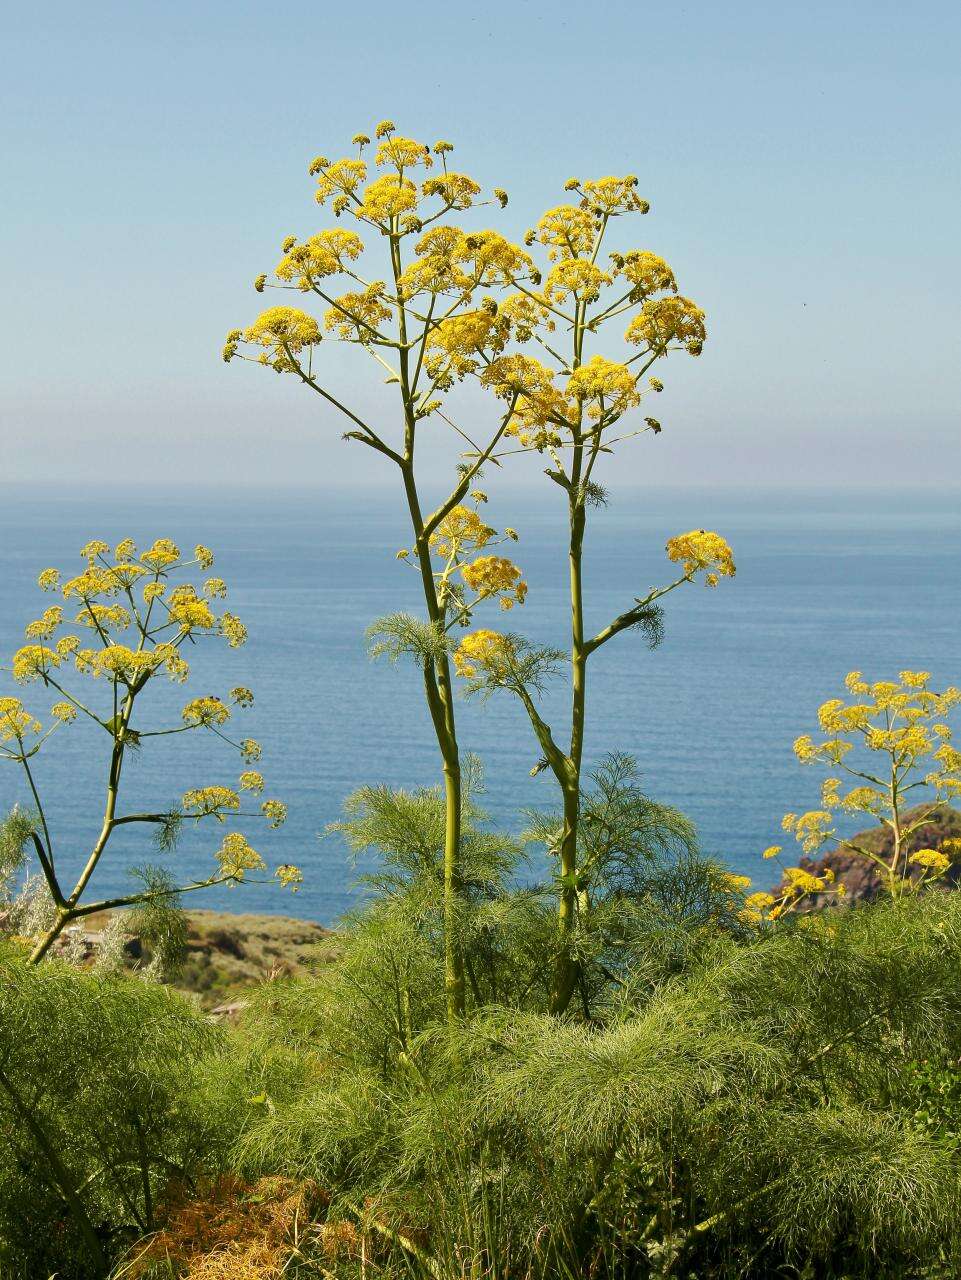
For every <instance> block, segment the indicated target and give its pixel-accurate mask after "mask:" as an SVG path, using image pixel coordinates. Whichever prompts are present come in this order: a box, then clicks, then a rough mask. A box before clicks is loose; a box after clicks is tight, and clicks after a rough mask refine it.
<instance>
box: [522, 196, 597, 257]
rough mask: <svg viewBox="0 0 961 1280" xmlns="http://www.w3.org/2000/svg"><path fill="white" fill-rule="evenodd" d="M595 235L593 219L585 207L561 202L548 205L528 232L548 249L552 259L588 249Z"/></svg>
mask: <svg viewBox="0 0 961 1280" xmlns="http://www.w3.org/2000/svg"><path fill="white" fill-rule="evenodd" d="M596 235H597V223H596V222H595V221H594V218H593V217H592V216H591V214H590V212H589V211H588V210H587V209H581V208H579V207H578V206H577V205H572V204H563V205H558V206H557V207H556V208H554V209H548V210H547V212H546V213H545V214H544V215H543V216H542V217H541V219H540V221H539V222H538V223H537V227H536V228H535V230H534V231H533V232H532V233H531V238H532V239H536V240H539V241H540V243H541V244H543V245H545V246H546V247H547V250H548V256H549V257H550V258H551V260H552V261H557V260H558V259H561V260H563V259H566V258H576V257H579V256H580V255H582V254H587V253H590V251H591V248H592V247H593V244H594V237H595V236H596Z"/></svg>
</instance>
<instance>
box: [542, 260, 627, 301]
mask: <svg viewBox="0 0 961 1280" xmlns="http://www.w3.org/2000/svg"><path fill="white" fill-rule="evenodd" d="M610 283H611V277H610V276H609V275H608V274H607V272H606V271H602V270H601V269H600V267H598V266H597V265H596V264H595V263H593V262H591V261H590V260H589V259H587V258H564V259H562V260H561V261H560V262H558V263H556V264H555V265H554V266H553V267H552V268H551V270H550V271H549V272H548V275H547V279H546V281H545V282H544V294H543V296H544V300H545V302H548V303H552V304H554V305H557V304H559V303H562V302H564V300H565V299H566V298H569V297H570V296H571V294H573V295H574V297H575V299H576V300H577V301H578V302H596V301H597V299H598V298H599V297H600V295H601V289H602V288H603V287H604V286H605V285H609V284H610Z"/></svg>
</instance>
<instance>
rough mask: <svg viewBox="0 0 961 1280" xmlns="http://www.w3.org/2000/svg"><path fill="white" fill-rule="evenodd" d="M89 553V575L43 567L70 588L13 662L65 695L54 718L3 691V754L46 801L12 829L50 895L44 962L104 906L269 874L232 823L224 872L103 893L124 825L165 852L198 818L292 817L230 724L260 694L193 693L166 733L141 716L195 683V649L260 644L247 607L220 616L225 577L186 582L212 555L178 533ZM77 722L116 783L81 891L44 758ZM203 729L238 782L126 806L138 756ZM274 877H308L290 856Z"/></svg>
mask: <svg viewBox="0 0 961 1280" xmlns="http://www.w3.org/2000/svg"><path fill="white" fill-rule="evenodd" d="M81 557H82V559H83V561H84V567H83V568H82V570H81V571H80V572H79V573H76V574H67V575H65V576H64V575H61V573H60V572H59V570H57V569H53V568H49V569H44V570H43V572H42V573H41V574H40V577H39V586H40V587H41V589H43V590H44V591H47V592H50V593H57V594H58V595H59V596H60V597H61V599H62V600H63V602H64V603H63V604H51V605H49V606H48V607H47V608H45V609H44V610H43V612H42V613H41V615H40V617H39V618H36V619H35V620H34V621H32V622H30V623H29V624H28V625H27V627H26V637H25V638H26V643H25V644H24V645H23V646H22V647H21V648H20V649H18V650H17V652H16V653H15V654H14V655H13V661H12V664H11V671H12V675H13V678H14V680H16V681H17V682H18V683H20V684H22V685H31V686H33V687H34V688H35V689H36V688H39V689H42V690H44V691H48V692H50V693H52V695H53V696H54V697H55V698H56V701H54V702H53V704H52V705H51V706H50V707H49V711H48V713H47V715H45V716H44V718H43V719H41V718H40V716H41V714H42V713H40V712H39V711H37V712H36V713H35V712H34V710H32V709H29V708H28V706H27V705H25V704H24V702H23V701H22V699H21V698H20V697H15V696H12V695H5V696H3V697H0V759H3V760H5V761H7V762H9V763H11V764H13V765H17V766H19V767H20V769H21V770H22V771H23V774H24V777H25V780H26V784H27V788H28V791H29V794H30V797H31V799H32V804H33V807H32V808H31V809H21V808H15V809H14V810H13V811H12V813H10V814H9V815H8V817H7V818H6V820H5V823H4V824H3V831H2V839H0V849H2V851H3V858H4V862H5V864H6V865H5V867H4V868H3V870H4V871H6V872H7V873H10V872H16V870H17V869H18V868H19V866H20V865H21V864H22V863H23V862H24V861H25V859H26V857H27V854H28V851H29V852H32V853H33V855H34V856H35V858H36V861H37V863H38V864H39V867H40V872H41V874H42V877H43V886H44V888H45V890H46V895H47V898H48V902H47V906H48V908H49V910H48V911H47V912H46V913H45V919H44V922H43V923H44V927H43V928H42V929H41V930H40V936H39V937H38V938H37V939H36V941H35V945H34V946H33V950H32V952H31V959H32V961H34V962H37V961H39V960H41V959H42V958H43V957H44V956H45V955H46V954H47V952H48V951H49V949H50V947H51V946H52V945H53V944H54V942H56V940H57V938H58V937H59V936H60V935H61V933H62V932H63V930H64V929H65V928H67V926H68V925H70V924H71V923H72V922H74V921H76V920H79V919H82V918H83V917H85V916H89V915H92V914H93V913H95V912H99V911H105V910H108V909H111V908H119V907H136V908H145V907H147V906H152V907H154V908H159V907H162V906H168V907H173V906H175V905H176V904H177V903H178V902H179V900H180V897H181V895H183V894H185V893H188V892H193V891H196V890H201V889H206V888H210V887H212V886H214V885H222V884H236V883H238V882H240V881H242V880H244V879H246V878H249V877H250V874H251V873H255V874H256V873H258V872H264V871H265V870H266V864H265V862H264V859H263V858H262V857H261V855H260V854H259V853H258V852H257V850H256V849H255V848H253V846H252V845H251V844H249V843H248V840H247V837H246V836H245V835H244V834H243V832H241V831H239V830H229V831H227V832H226V834H224V835H223V837H222V839H221V841H220V843H219V846H217V847H216V849H215V850H214V859H215V866H214V869H213V870H212V871H211V872H210V874H208V875H204V876H200V877H198V878H197V879H194V880H191V881H189V882H187V883H178V882H177V881H176V880H174V879H173V878H172V877H171V876H170V874H169V872H168V871H167V870H166V868H164V867H163V866H159V865H158V866H147V867H145V868H142V870H141V878H142V881H143V883H142V886H141V887H140V888H139V889H137V890H136V891H134V892H131V893H127V894H121V895H118V896H115V897H110V898H96V897H91V896H90V895H89V892H88V890H89V887H90V882H91V880H92V879H93V877H94V874H95V873H96V871H97V869H98V868H99V867H100V866H101V864H102V862H103V860H104V858H105V857H106V856H107V855H108V848H109V846H110V843H111V840H114V843H115V837H116V835H117V833H118V832H119V831H121V830H122V829H124V828H129V827H130V826H133V825H136V826H141V827H143V826H146V827H148V828H152V829H153V831H154V833H155V836H156V843H157V845H158V847H159V850H160V851H161V852H167V851H169V850H171V849H172V848H173V847H174V845H175V843H176V841H177V837H178V835H179V833H180V830H181V828H182V827H183V824H184V823H185V822H192V823H194V824H198V825H199V824H201V823H203V824H210V823H216V824H217V825H218V826H220V825H223V824H226V823H228V822H232V821H233V820H235V819H255V820H259V821H262V822H265V823H266V824H267V825H268V826H271V827H278V826H280V825H281V824H282V823H283V822H284V820H285V819H286V816H287V810H286V806H285V805H284V804H283V803H282V802H281V801H280V800H274V799H265V800H262V799H260V798H259V797H260V795H261V793H262V792H263V789H264V778H263V775H262V774H261V773H260V772H259V771H258V770H256V769H254V768H250V767H247V766H249V765H252V764H254V763H256V762H257V761H258V760H259V758H260V756H261V747H260V744H259V743H258V742H256V741H255V740H254V739H253V738H248V737H238V738H234V737H232V736H231V735H230V733H229V732H228V729H227V725H228V722H229V721H230V720H231V719H232V717H233V715H234V712H235V711H238V710H241V711H242V710H243V709H244V708H247V707H249V706H250V705H251V704H252V702H253V694H252V693H251V691H250V690H249V689H248V688H246V687H244V686H237V687H235V688H233V689H231V690H230V693H229V694H228V695H227V696H225V697H219V696H215V695H210V694H208V695H203V696H201V697H194V698H191V699H190V700H189V701H187V702H186V704H185V705H184V707H183V710H182V713H181V717H180V722H179V723H176V724H167V725H165V724H163V723H160V724H158V725H157V726H156V727H153V726H152V725H151V722H150V721H149V720H145V719H143V718H142V713H143V710H144V703H145V701H146V700H147V698H148V696H149V692H150V687H151V685H152V684H153V683H154V682H155V681H156V680H157V679H158V678H161V677H164V676H166V677H167V678H169V679H170V680H171V681H173V682H175V683H177V684H183V683H185V682H186V681H187V679H188V677H189V675H190V664H189V662H188V660H187V658H186V657H185V656H184V654H185V651H186V650H187V649H188V647H189V646H190V645H193V644H196V643H202V642H204V641H209V640H218V639H219V640H220V641H223V642H226V644H227V645H228V646H229V647H230V648H237V647H239V646H240V645H242V644H243V643H244V641H245V640H246V638H247V631H246V628H245V627H244V625H243V623H242V622H241V621H240V619H239V618H238V617H237V616H236V615H235V614H233V613H231V612H230V611H229V610H227V609H223V610H222V611H220V612H219V613H217V612H215V606H216V602H217V601H218V600H220V599H222V598H223V597H225V596H226V594H227V587H226V584H225V583H224V581H223V579H221V578H217V577H213V576H209V577H207V578H205V579H204V580H203V581H201V582H200V584H199V585H195V584H194V583H192V582H190V581H187V580H184V574H185V571H186V572H189V571H192V570H195V571H199V572H200V573H201V574H203V573H206V572H207V571H208V570H209V569H210V568H211V567H212V565H213V555H212V553H211V552H210V550H209V549H208V548H207V547H204V546H198V547H196V548H195V550H194V554H193V556H192V557H189V558H188V557H185V556H183V555H182V554H181V552H180V548H179V547H178V546H177V545H176V544H175V543H174V542H173V541H172V540H171V539H169V538H158V539H157V540H156V541H155V542H154V543H153V545H152V546H151V547H149V548H148V549H147V550H146V551H143V552H141V553H140V554H139V555H138V553H137V548H136V547H135V546H134V544H133V542H132V541H131V540H130V539H125V540H124V541H123V542H121V543H119V545H117V546H116V547H115V548H113V550H112V551H111V548H110V547H109V546H108V544H107V543H105V542H102V541H100V540H94V541H91V542H88V543H87V545H86V546H85V547H84V548H83V550H82V552H81ZM73 610H76V612H75V613H74V614H73V617H72V618H70V619H69V621H71V622H73V623H74V624H75V625H76V626H77V627H78V629H79V634H77V633H75V632H73V631H67V630H66V629H65V627H66V623H67V621H68V619H67V618H66V617H65V613H66V611H73ZM84 685H86V686H87V687H86V688H85V687H84ZM31 705H32V704H31ZM44 720H45V721H46V724H45V723H44ZM76 722H82V723H83V724H85V725H86V726H88V727H90V728H92V729H93V730H94V732H95V733H96V734H97V735H98V736H99V739H100V741H101V742H102V743H103V745H104V749H105V754H106V787H105V796H104V808H103V817H102V821H101V825H100V829H99V831H97V833H96V834H95V836H94V837H93V838H92V840H91V844H90V847H89V850H88V853H87V856H86V859H85V861H84V862H83V863H82V866H81V868H80V871H79V873H78V874H77V875H76V878H75V879H72V887H71V881H67V880H65V878H64V876H65V868H64V866H63V863H62V862H61V859H60V852H61V851H60V849H59V847H58V846H57V845H56V843H55V841H54V833H53V830H52V824H51V822H50V821H49V820H48V812H47V806H46V804H45V803H44V799H43V797H42V795H41V790H42V788H41V785H40V780H39V778H38V776H37V771H36V769H35V758H36V757H37V755H38V753H39V752H41V751H42V750H48V749H50V747H52V746H53V745H54V744H55V739H56V736H57V735H59V734H60V733H62V732H64V731H65V730H67V729H69V727H70V726H72V725H74V724H75V723H76ZM78 728H79V725H78ZM71 731H76V730H71ZM198 732H206V733H208V734H210V735H211V736H212V737H214V738H216V739H217V741H218V743H220V744H223V745H224V746H226V747H227V748H229V749H230V750H231V751H232V752H233V753H235V754H236V755H237V756H238V757H239V758H240V760H241V762H242V768H241V772H240V774H239V777H238V780H237V782H236V784H235V785H234V786H225V785H221V784H219V783H217V784H214V785H202V784H198V785H197V786H196V787H193V788H191V789H190V790H188V791H187V792H186V793H185V794H184V795H183V797H182V800H181V802H180V804H179V805H178V806H176V807H170V806H165V807H163V808H157V809H155V810H151V811H145V812H125V811H124V808H123V805H122V800H121V797H122V783H123V774H124V766H125V762H126V761H127V759H128V758H129V755H130V753H131V752H132V751H137V750H139V749H141V748H145V747H146V746H147V744H148V743H149V742H150V741H151V740H152V739H154V738H158V737H166V736H168V735H180V734H185V733H198ZM274 876H275V877H276V880H277V881H278V882H279V883H280V884H283V885H288V886H291V887H293V888H296V886H297V884H298V883H299V882H300V880H301V873H300V871H299V869H298V868H296V867H294V866H291V865H289V864H284V865H282V866H279V867H278V868H277V869H276V871H275V872H274Z"/></svg>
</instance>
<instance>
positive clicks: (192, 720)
mask: <svg viewBox="0 0 961 1280" xmlns="http://www.w3.org/2000/svg"><path fill="white" fill-rule="evenodd" d="M180 714H181V716H182V718H183V720H184V722H185V723H186V724H192V725H214V724H226V722H227V721H228V720H229V719H230V708H229V707H227V706H225V705H224V703H222V702H221V701H220V699H219V698H215V697H210V696H208V697H204V698H194V699H193V701H191V702H188V703H187V705H186V706H185V707H184V709H183V711H182V712H181V713H180Z"/></svg>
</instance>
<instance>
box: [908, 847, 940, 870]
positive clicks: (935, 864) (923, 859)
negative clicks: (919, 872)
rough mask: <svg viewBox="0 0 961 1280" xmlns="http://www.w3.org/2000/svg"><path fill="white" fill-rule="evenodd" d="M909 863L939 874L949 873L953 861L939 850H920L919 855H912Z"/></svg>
mask: <svg viewBox="0 0 961 1280" xmlns="http://www.w3.org/2000/svg"><path fill="white" fill-rule="evenodd" d="M908 861H909V862H913V863H914V864H915V865H916V866H918V867H925V868H927V870H929V871H938V872H941V871H947V869H948V867H950V865H951V859H950V858H949V857H947V856H946V855H945V854H944V853H942V852H941V851H940V850H938V849H918V851H917V853H912V854H911V856H910V858H909V859H908Z"/></svg>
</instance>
